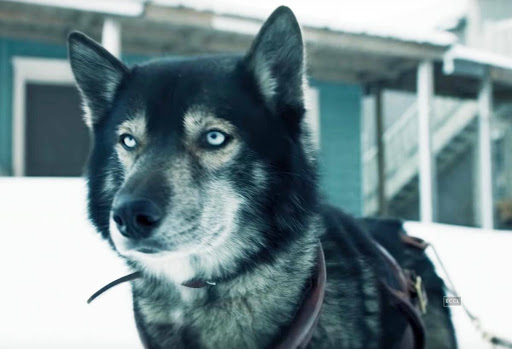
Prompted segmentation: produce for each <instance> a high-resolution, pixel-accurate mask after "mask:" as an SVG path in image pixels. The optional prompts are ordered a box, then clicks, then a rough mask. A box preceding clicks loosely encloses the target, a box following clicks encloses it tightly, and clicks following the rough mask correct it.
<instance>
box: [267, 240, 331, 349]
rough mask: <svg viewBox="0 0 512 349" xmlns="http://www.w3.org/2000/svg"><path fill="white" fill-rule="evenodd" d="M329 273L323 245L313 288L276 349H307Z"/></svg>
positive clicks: (316, 321)
mask: <svg viewBox="0 0 512 349" xmlns="http://www.w3.org/2000/svg"><path fill="white" fill-rule="evenodd" d="M326 281H327V273H326V270H325V256H324V251H323V249H322V245H321V244H318V257H317V263H316V270H315V274H314V276H313V278H312V282H313V284H312V286H311V289H310V290H309V292H308V295H307V296H306V298H305V300H304V302H303V303H302V306H301V308H300V309H299V311H298V312H297V314H296V316H295V318H294V319H293V322H292V324H291V325H290V328H289V329H288V331H287V332H286V334H285V336H284V338H283V339H281V341H280V342H279V343H278V344H277V346H276V347H275V349H303V348H306V347H307V345H308V344H309V342H310V341H311V337H313V332H314V331H315V327H316V324H317V323H318V319H319V318H320V311H321V309H322V304H323V302H324V296H325V284H326Z"/></svg>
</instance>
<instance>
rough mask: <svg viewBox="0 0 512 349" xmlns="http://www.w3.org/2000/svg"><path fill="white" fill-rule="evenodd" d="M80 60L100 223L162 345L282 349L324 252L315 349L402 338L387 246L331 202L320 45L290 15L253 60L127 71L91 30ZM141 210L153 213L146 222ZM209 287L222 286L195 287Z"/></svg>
mask: <svg viewBox="0 0 512 349" xmlns="http://www.w3.org/2000/svg"><path fill="white" fill-rule="evenodd" d="M69 55H70V62H71V67H72V70H73V73H74V75H75V78H76V81H77V85H78V88H79V90H80V93H81V96H82V99H83V104H84V110H85V114H86V115H85V119H86V122H87V124H88V125H89V127H90V128H91V130H92V134H93V138H94V146H93V150H92V153H91V157H90V160H89V166H88V171H87V176H88V187H89V195H88V199H89V213H90V218H91V220H92V222H93V223H94V224H95V226H96V227H97V229H98V231H99V232H100V233H101V234H102V235H103V236H104V237H105V238H106V239H107V240H108V241H109V242H110V243H111V244H112V246H113V248H114V249H115V250H116V251H117V252H118V253H119V254H120V255H121V256H122V257H123V258H125V259H126V261H127V263H128V264H129V265H130V266H131V267H133V268H134V269H135V270H139V271H141V272H142V274H143V278H141V279H139V280H135V281H133V282H132V288H133V302H134V311H135V316H136V318H137V319H138V322H139V324H140V325H141V328H142V331H143V332H144V334H145V336H147V338H148V340H149V345H150V347H151V348H271V347H272V346H273V344H275V343H276V341H278V340H279V338H280V336H281V334H282V333H285V331H286V330H287V327H288V326H289V324H290V321H291V320H292V319H293V317H294V315H295V313H296V311H297V309H298V308H299V307H300V305H301V303H302V299H303V296H304V294H305V291H306V289H307V285H308V280H309V279H310V277H311V274H312V272H313V268H314V266H315V263H316V262H315V261H316V251H317V248H316V246H317V243H318V241H319V240H320V241H321V243H322V246H323V249H324V251H325V255H326V266H327V288H326V295H325V302H324V304H323V308H322V313H321V316H320V319H319V323H318V325H317V327H316V330H315V332H314V336H313V339H312V341H311V343H310V347H311V348H361V349H363V348H364V349H371V348H384V349H389V348H393V347H394V346H395V345H396V344H397V342H398V341H400V339H401V332H402V331H403V326H405V323H404V319H403V318H401V316H400V314H398V313H396V312H394V311H393V309H391V308H390V307H389V305H388V304H387V303H386V301H387V300H386V298H385V297H384V296H383V293H382V290H381V289H380V288H379V282H378V281H379V279H380V278H381V277H382V276H383V275H384V274H386V272H387V271H386V270H385V269H384V263H383V262H382V261H381V257H380V255H379V253H378V252H377V250H376V247H375V244H374V242H373V240H372V239H371V237H370V236H369V235H368V234H367V233H366V232H365V231H364V230H363V229H362V228H361V225H360V224H359V223H358V222H356V221H355V220H354V219H352V218H351V217H349V216H347V215H345V214H344V213H342V212H341V211H339V210H338V209H335V208H332V207H329V206H327V205H325V204H323V203H322V202H321V200H320V199H319V198H320V196H319V193H318V189H317V178H316V170H315V159H314V158H315V156H314V151H313V150H312V149H313V148H312V147H311V146H310V142H309V137H308V131H307V129H306V128H305V126H304V113H305V106H304V84H305V77H304V71H305V58H304V45H303V41H302V36H301V30H300V27H299V25H298V24H297V21H296V19H295V17H294V15H293V13H292V12H291V11H290V10H289V9H288V8H286V7H280V8H278V9H277V10H276V11H275V12H274V13H273V14H272V15H271V16H270V18H269V19H268V20H267V21H266V22H265V24H264V25H263V28H262V29H261V31H260V33H259V34H258V36H257V37H256V39H255V41H254V43H253V45H252V47H251V48H250V50H249V51H248V53H247V54H246V55H243V56H237V55H226V56H202V57H196V58H179V59H178V58H176V59H162V60H156V61H152V62H149V63H146V64H142V65H138V66H135V67H132V68H127V67H126V66H125V65H124V64H123V63H121V62H120V61H119V60H117V59H116V58H114V57H113V56H112V55H110V54H109V53H108V52H107V51H106V50H105V49H103V48H102V47H101V46H100V45H98V44H97V43H95V42H94V41H92V40H91V39H89V38H87V37H86V36H85V35H83V34H80V33H72V34H71V35H70V37H69ZM340 180H343V179H342V178H340ZM135 199H136V200H138V201H137V202H139V203H140V202H144V205H145V206H144V208H143V209H144V210H145V211H144V212H146V213H145V214H144V215H140V214H139V215H137V216H136V217H135V218H136V219H135V218H134V217H133V215H130V214H129V212H134V211H133V210H135V209H136V208H134V207H135V206H133V205H132V206H130V205H131V204H132V203H133V202H135ZM130 200H131V201H130ZM128 204H130V205H128ZM127 205H128V206H127ZM139 206H140V205H139ZM127 207H128V208H127ZM138 209H140V207H139V208H137V210H138ZM148 210H149V211H148ZM127 212H128V213H127ZM137 212H138V211H137ZM147 212H150V213H147ZM127 221H129V222H128V223H127ZM198 279H199V280H207V281H212V282H215V283H216V285H215V286H210V287H204V288H199V289H193V288H189V287H186V286H183V285H182V284H183V283H184V282H187V281H190V280H198ZM436 301H439V302H441V301H440V300H435V299H434V300H432V302H436ZM427 330H428V329H427ZM439 333H440V334H441V335H442V336H446V334H445V332H443V331H440V332H439ZM431 337H435V334H432V335H431ZM441 342H443V339H441ZM445 343H449V340H448V338H447V339H446V340H445ZM449 347H450V346H448V344H447V346H446V348H449ZM436 348H440V347H436Z"/></svg>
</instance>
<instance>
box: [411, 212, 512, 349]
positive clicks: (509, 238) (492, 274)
mask: <svg viewBox="0 0 512 349" xmlns="http://www.w3.org/2000/svg"><path fill="white" fill-rule="evenodd" d="M405 230H406V231H407V232H408V233H409V234H411V235H414V236H418V237H421V238H423V239H424V240H426V241H428V242H430V243H431V244H432V245H433V246H434V247H435V249H436V251H437V253H438V254H439V256H440V258H441V259H442V262H443V264H444V266H445V267H446V269H447V270H448V273H449V274H450V278H451V280H452V281H453V283H454V286H455V288H456V290H457V292H458V293H459V295H460V296H461V298H462V303H463V304H465V305H466V307H467V308H468V309H469V311H470V312H472V313H473V314H474V315H475V316H477V317H479V318H480V320H481V325H482V328H483V329H484V330H486V331H488V332H490V333H492V334H495V335H499V336H503V337H504V338H507V339H508V340H511V339H512V327H511V326H510V324H511V322H512V298H511V295H512V279H511V278H510V274H511V272H510V267H511V266H512V253H511V251H512V232H511V231H491V230H482V229H475V228H467V227H460V226H452V225H443V224H423V223H418V222H406V223H405ZM427 251H428V254H429V256H430V257H431V258H432V260H433V261H434V262H435V264H436V266H437V271H438V272H439V273H440V275H443V273H442V268H440V266H439V263H438V262H437V260H436V258H435V256H434V255H433V253H432V250H431V249H429V250H427ZM429 302H442V300H441V299H429ZM450 309H451V311H452V315H453V318H454V321H455V326H456V330H457V337H458V338H457V339H458V341H459V347H460V348H461V349H486V348H489V349H492V348H493V347H492V346H491V345H489V344H488V343H487V342H485V341H484V340H483V339H482V336H481V334H480V333H479V332H478V331H476V330H475V327H474V326H473V325H472V324H471V322H470V321H469V319H468V317H467V316H466V314H465V313H464V311H463V309H462V307H451V308H450Z"/></svg>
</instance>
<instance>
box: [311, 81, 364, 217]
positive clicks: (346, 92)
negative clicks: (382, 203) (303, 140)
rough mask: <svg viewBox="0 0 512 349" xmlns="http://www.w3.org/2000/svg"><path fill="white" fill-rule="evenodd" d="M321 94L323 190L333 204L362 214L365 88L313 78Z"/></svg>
mask: <svg viewBox="0 0 512 349" xmlns="http://www.w3.org/2000/svg"><path fill="white" fill-rule="evenodd" d="M312 85H313V86H314V87H316V88H318V89H319V92H320V93H319V96H320V97H319V98H320V101H319V102H320V103H319V105H320V154H319V169H320V178H321V187H322V190H323V192H324V194H325V196H326V197H327V199H328V200H329V202H331V203H332V204H334V205H336V206H338V207H341V208H343V209H345V210H346V211H348V212H350V213H353V214H356V215H360V214H362V178H363V177H362V176H363V174H362V164H361V97H362V96H361V93H362V91H361V88H360V86H359V85H349V84H341V83H325V82H318V81H316V82H313V83H312Z"/></svg>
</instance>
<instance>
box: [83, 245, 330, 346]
mask: <svg viewBox="0 0 512 349" xmlns="http://www.w3.org/2000/svg"><path fill="white" fill-rule="evenodd" d="M317 253H318V255H317V262H316V268H315V273H314V274H313V275H312V277H311V287H310V288H309V290H308V292H307V294H306V296H305V297H304V300H303V302H302V305H301V307H300V309H299V310H298V311H297V313H296V315H295V318H294V319H293V321H292V323H291V324H290V326H289V327H288V330H287V331H286V332H285V333H284V334H283V335H282V336H281V339H280V340H279V342H278V343H277V345H276V346H275V349H295V348H305V347H306V346H307V344H308V343H309V342H310V340H311V337H312V336H313V332H314V330H315V327H316V324H317V323H318V319H319V317H320V310H321V309H322V304H323V302H324V295H325V284H326V270H325V256H324V251H323V249H322V245H321V244H320V243H319V244H318V252H317ZM141 277H142V274H141V273H140V272H138V271H137V272H134V273H132V274H128V275H125V276H123V277H121V278H119V279H117V280H114V281H112V282H111V283H109V284H107V285H105V286H103V287H102V288H101V289H99V290H98V291H96V292H95V293H94V294H93V295H92V296H91V297H90V298H89V299H88V300H87V303H91V302H92V301H93V300H94V299H95V298H97V297H98V296H99V295H101V294H102V293H104V292H105V291H107V290H109V289H110V288H112V287H114V286H116V285H119V284H121V283H123V282H126V281H131V280H135V279H138V278H141ZM182 285H183V286H186V287H191V288H202V287H206V286H209V285H212V286H213V285H215V283H214V282H211V281H203V280H191V281H187V282H184V283H183V284H182ZM137 325H138V324H137ZM137 329H139V326H137ZM139 336H140V337H141V340H142V342H143V344H144V347H145V348H149V347H148V345H147V344H146V343H147V341H146V340H145V338H144V336H143V333H141V331H140V330H139Z"/></svg>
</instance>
